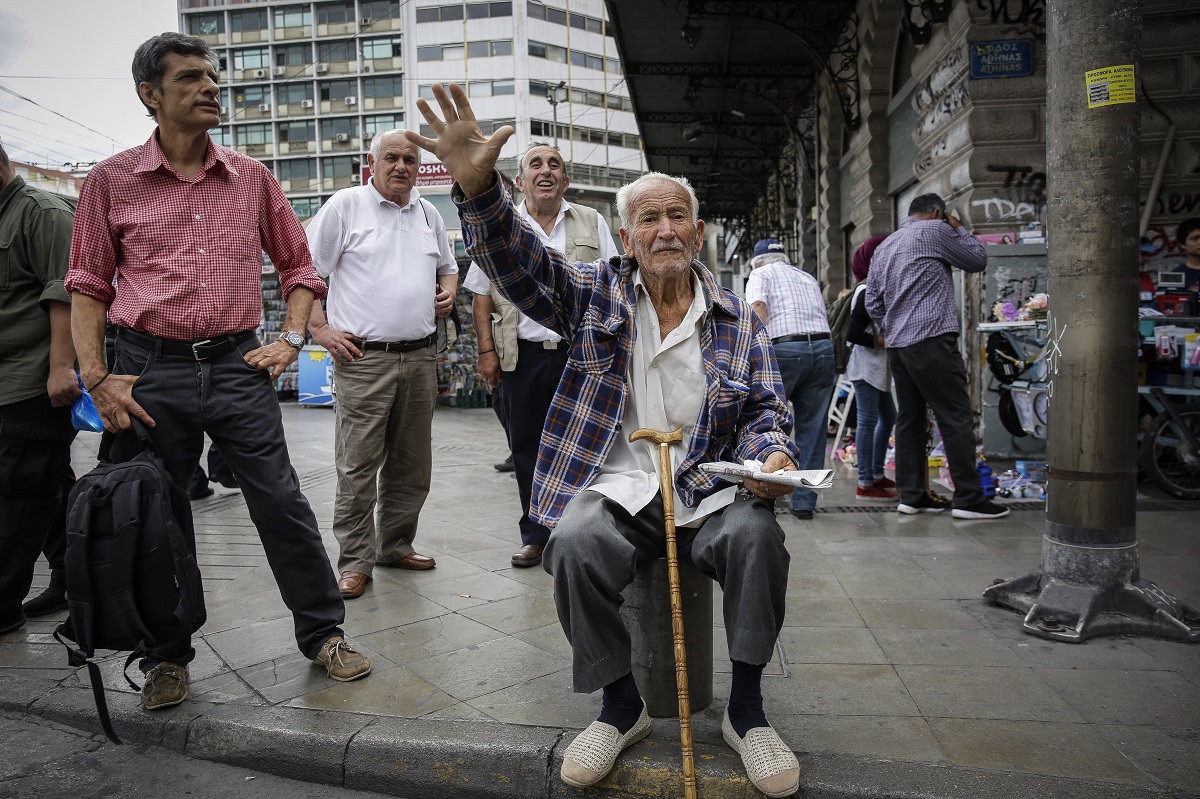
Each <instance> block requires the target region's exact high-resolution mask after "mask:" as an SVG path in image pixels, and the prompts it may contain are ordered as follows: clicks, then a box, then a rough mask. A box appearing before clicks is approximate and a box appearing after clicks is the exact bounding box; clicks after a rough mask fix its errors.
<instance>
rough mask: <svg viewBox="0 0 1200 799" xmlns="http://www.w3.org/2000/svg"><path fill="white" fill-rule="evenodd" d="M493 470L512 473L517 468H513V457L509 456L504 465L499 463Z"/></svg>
mask: <svg viewBox="0 0 1200 799" xmlns="http://www.w3.org/2000/svg"><path fill="white" fill-rule="evenodd" d="M492 468H493V469H495V470H496V471H498V472H511V471H512V470H513V469H515V468H517V467H515V466H513V459H512V455H509V456H508V457H507V458H505V459H504V463H497V464H496V465H495V466H493V467H492Z"/></svg>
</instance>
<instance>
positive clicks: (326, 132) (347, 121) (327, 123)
mask: <svg viewBox="0 0 1200 799" xmlns="http://www.w3.org/2000/svg"><path fill="white" fill-rule="evenodd" d="M339 133H340V134H342V135H344V136H349V137H350V138H352V139H355V138H358V117H334V118H332V119H322V120H321V138H322V139H324V140H325V141H329V140H330V139H334V138H336V137H337V135H338V134H339Z"/></svg>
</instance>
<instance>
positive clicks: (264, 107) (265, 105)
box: [258, 103, 271, 114]
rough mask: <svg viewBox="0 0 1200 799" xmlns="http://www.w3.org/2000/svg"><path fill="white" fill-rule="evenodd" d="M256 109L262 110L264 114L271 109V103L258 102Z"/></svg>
mask: <svg viewBox="0 0 1200 799" xmlns="http://www.w3.org/2000/svg"><path fill="white" fill-rule="evenodd" d="M258 110H259V111H262V112H263V113H264V114H265V113H267V112H268V111H270V110H271V104H270V103H259V104H258Z"/></svg>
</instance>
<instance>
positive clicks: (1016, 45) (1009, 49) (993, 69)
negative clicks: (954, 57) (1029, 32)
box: [967, 39, 1033, 80]
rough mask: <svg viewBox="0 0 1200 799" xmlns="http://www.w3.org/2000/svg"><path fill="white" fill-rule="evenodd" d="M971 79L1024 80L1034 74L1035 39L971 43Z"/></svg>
mask: <svg viewBox="0 0 1200 799" xmlns="http://www.w3.org/2000/svg"><path fill="white" fill-rule="evenodd" d="M967 48H968V50H969V51H970V54H971V79H972V80H986V79H989V78H1024V77H1026V76H1027V75H1032V74H1033V39H999V40H997V41H992V42H970V43H968V44H967Z"/></svg>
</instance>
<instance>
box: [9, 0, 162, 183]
mask: <svg viewBox="0 0 1200 799" xmlns="http://www.w3.org/2000/svg"><path fill="white" fill-rule="evenodd" d="M178 26H179V17H178V12H177V11H176V3H175V0H0V136H2V137H3V139H4V147H5V149H6V150H7V151H8V154H9V156H10V157H11V158H12V159H13V160H16V161H22V162H25V163H34V164H36V165H38V166H49V167H51V168H55V169H61V168H62V165H63V164H64V163H66V162H76V161H98V160H101V159H104V158H107V157H109V156H110V155H114V154H116V153H118V152H120V151H121V150H123V149H125V148H127V147H132V146H134V145H136V144H141V143H142V142H144V141H145V140H146V138H147V137H148V136H149V135H150V132H151V131H152V130H154V123H153V121H152V120H151V119H150V118H149V117H148V116H146V110H145V109H144V108H143V107H142V104H141V103H139V102H138V99H137V94H136V93H135V92H134V88H133V77H132V74H131V72H130V64H131V63H132V61H133V52H134V50H136V49H137V46H138V45H139V44H141V43H142V42H144V41H145V40H146V39H149V38H150V37H151V36H153V35H155V34H157V33H162V32H163V31H167V30H172V31H173V30H177V29H178ZM10 92H11V93H10ZM13 93H15V94H18V95H22V96H23V97H26V98H28V100H32V101H33V102H29V101H27V100H24V99H20V98H18V97H15V96H14V94H13ZM60 115H61V116H60ZM64 117H65V118H64Z"/></svg>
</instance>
